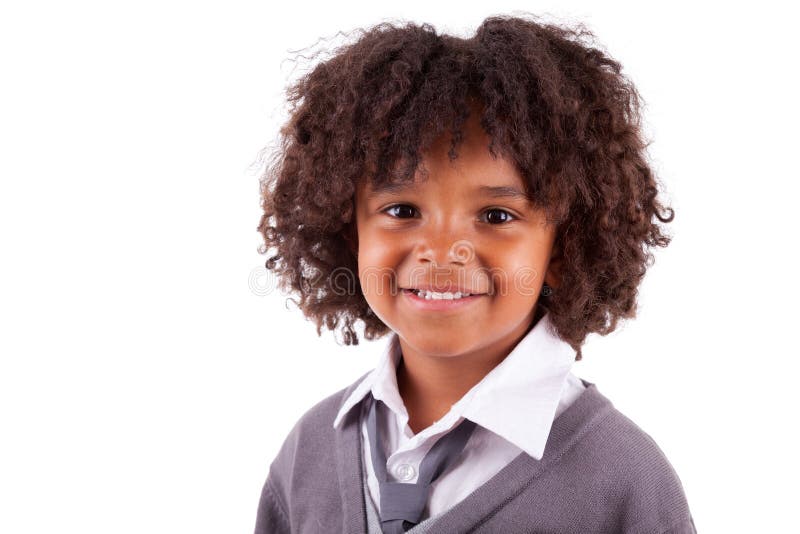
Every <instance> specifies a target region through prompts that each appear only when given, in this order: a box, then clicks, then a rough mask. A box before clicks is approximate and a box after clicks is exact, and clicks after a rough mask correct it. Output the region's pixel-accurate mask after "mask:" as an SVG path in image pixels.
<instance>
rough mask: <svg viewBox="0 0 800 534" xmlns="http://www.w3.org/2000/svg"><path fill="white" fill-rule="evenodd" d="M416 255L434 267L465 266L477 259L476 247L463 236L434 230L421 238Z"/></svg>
mask: <svg viewBox="0 0 800 534" xmlns="http://www.w3.org/2000/svg"><path fill="white" fill-rule="evenodd" d="M416 255H417V259H418V261H420V262H431V263H433V266H434V267H445V266H448V265H450V264H457V265H461V266H463V265H466V264H468V263H469V262H471V261H472V259H473V258H474V257H475V245H474V244H473V242H472V241H470V240H469V239H466V238H465V237H463V236H462V237H460V238H459V237H458V236H457V235H454V234H453V233H452V232H442V231H437V230H435V229H433V230H432V231H428V232H426V233H425V234H424V235H423V237H422V238H421V241H420V243H419V244H418V246H417V252H416Z"/></svg>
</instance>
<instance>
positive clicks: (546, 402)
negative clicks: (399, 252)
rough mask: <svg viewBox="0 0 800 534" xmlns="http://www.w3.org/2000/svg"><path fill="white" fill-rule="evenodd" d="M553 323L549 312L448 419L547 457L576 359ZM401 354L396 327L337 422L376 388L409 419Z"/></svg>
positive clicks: (376, 393) (397, 412)
mask: <svg viewBox="0 0 800 534" xmlns="http://www.w3.org/2000/svg"><path fill="white" fill-rule="evenodd" d="M551 329H552V323H551V322H550V318H549V313H546V314H545V315H544V316H543V317H542V318H541V319H540V320H539V321H538V322H537V323H536V325H534V327H533V328H532V329H531V330H530V331H529V332H528V333H527V334H526V335H525V336H524V337H523V338H522V339H521V340H520V341H519V343H517V345H516V346H515V347H514V349H513V350H512V351H511V352H510V353H509V355H508V356H507V357H506V358H505V359H504V360H503V361H502V362H500V363H499V364H498V365H497V366H496V367H495V368H494V369H492V370H491V371H490V372H489V373H487V375H486V376H485V377H483V379H482V380H481V381H480V382H478V383H477V384H475V386H473V387H472V389H470V390H469V391H468V392H467V393H466V394H465V395H464V396H463V397H462V398H461V399H459V401H458V402H456V403H455V404H454V405H453V406H452V408H451V410H450V412H449V413H448V414H447V415H446V416H444V417H443V418H442V421H444V420H445V419H447V420H448V421H447V422H449V423H451V424H455V422H456V420H457V419H458V418H460V417H462V416H463V417H465V418H467V419H469V420H471V421H474V422H475V423H477V424H479V425H480V426H482V427H484V428H486V429H488V430H491V431H492V432H494V433H495V434H498V435H500V436H501V437H503V438H504V439H506V440H508V441H510V442H511V443H513V444H514V445H516V446H517V447H519V448H520V449H522V450H524V451H525V452H526V453H528V454H529V455H530V456H532V457H534V458H536V459H541V457H542V455H543V454H544V448H545V444H546V443H547V437H548V435H549V434H550V427H551V426H552V424H553V418H554V416H555V412H556V408H557V407H558V403H559V400H560V398H561V393H562V390H563V388H564V385H565V384H564V383H565V380H566V378H567V375H568V374H569V372H570V369H571V368H572V364H573V363H574V361H575V350H574V349H573V348H572V347H571V346H570V345H569V343H567V342H566V341H564V340H563V339H561V338H560V337H558V335H557V334H556V333H555V331H554V330H551ZM400 358H401V351H400V344H399V338H398V336H397V334H396V333H395V334H392V336H391V339H390V340H389V343H388V344H387V346H386V348H385V349H384V351H383V352H382V353H381V355H380V358H379V360H378V364H377V366H376V367H375V369H374V370H373V371H372V372H370V373H369V374H367V375H366V376H365V377H364V379H363V380H362V381H361V382H360V383H359V384H358V386H357V387H356V388H355V389H354V390H353V392H352V393H351V394H350V395H349V396H348V397H347V399H345V401H344V403H343V404H342V406H341V409H340V410H339V413H338V414H337V416H336V419H335V420H334V422H333V426H334V428H336V427H337V426H338V425H339V423H340V421H341V420H342V418H343V417H344V416H345V414H347V412H349V411H350V409H351V408H352V407H353V406H355V405H356V404H358V403H359V402H360V401H361V400H362V399H363V398H364V397H365V396H366V395H367V394H368V393H370V392H372V395H373V396H374V397H375V398H376V399H379V400H382V401H383V402H384V403H386V405H387V406H388V407H389V408H390V409H391V410H392V411H393V412H394V413H395V415H396V416H397V417H399V418H401V419H405V420H406V421H407V420H408V412H407V411H406V408H405V405H404V404H403V400H402V398H401V397H400V393H399V390H398V387H397V376H396V374H395V370H396V368H397V364H398V363H399V361H400ZM523 422H524V423H523Z"/></svg>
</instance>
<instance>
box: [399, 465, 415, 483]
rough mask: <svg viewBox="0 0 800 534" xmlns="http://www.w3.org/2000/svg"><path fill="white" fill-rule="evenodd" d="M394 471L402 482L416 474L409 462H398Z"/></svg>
mask: <svg viewBox="0 0 800 534" xmlns="http://www.w3.org/2000/svg"><path fill="white" fill-rule="evenodd" d="M395 473H397V478H399V479H400V480H402V481H404V482H408V481H409V480H411V479H413V478H414V476H415V475H416V474H417V473H416V470H415V469H414V466H413V465H411V464H399V465H398V466H397V468H396V469H395Z"/></svg>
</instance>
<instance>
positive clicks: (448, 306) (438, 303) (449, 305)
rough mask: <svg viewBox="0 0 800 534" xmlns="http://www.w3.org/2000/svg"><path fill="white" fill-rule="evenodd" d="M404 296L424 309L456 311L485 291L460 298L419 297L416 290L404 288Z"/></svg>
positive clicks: (418, 307) (474, 300) (479, 296)
mask: <svg viewBox="0 0 800 534" xmlns="http://www.w3.org/2000/svg"><path fill="white" fill-rule="evenodd" d="M402 294H403V298H404V299H406V300H407V301H408V302H409V303H410V304H411V305H412V306H414V307H415V308H416V309H418V310H422V311H455V310H460V309H461V308H464V307H466V306H469V305H470V304H473V303H475V302H477V301H478V300H480V298H481V297H483V296H485V295H484V294H483V293H478V294H475V295H470V296H468V297H461V298H460V299H430V300H428V299H425V298H421V297H418V296H417V295H416V294H415V293H414V290H412V289H403V290H402Z"/></svg>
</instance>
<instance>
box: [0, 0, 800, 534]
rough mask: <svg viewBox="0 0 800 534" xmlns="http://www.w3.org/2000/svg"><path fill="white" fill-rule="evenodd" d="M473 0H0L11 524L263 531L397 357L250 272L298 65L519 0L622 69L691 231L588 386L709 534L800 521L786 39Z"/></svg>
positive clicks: (4, 410)
mask: <svg viewBox="0 0 800 534" xmlns="http://www.w3.org/2000/svg"><path fill="white" fill-rule="evenodd" d="M475 6H478V7H475ZM479 6H480V4H477V3H474V4H473V3H463V2H459V3H452V4H450V5H447V4H446V3H444V4H443V5H437V4H436V3H433V2H429V1H425V2H418V1H404V2H401V3H398V4H390V3H384V4H380V3H378V2H363V3H355V2H342V1H339V2H331V3H324V4H323V3H320V4H319V5H316V6H308V5H306V4H301V3H299V2H288V3H286V4H273V5H269V4H268V3H267V2H234V1H227V2H216V3H211V2H201V1H195V2H175V1H164V0H160V1H158V2H154V1H138V2H128V3H122V2H114V3H112V2H100V1H97V2H86V1H76V2H35V1H32V2H25V3H22V2H18V3H17V5H13V4H11V3H4V4H3V7H2V8H1V9H0V80H1V81H2V82H1V83H0V180H1V181H0V246H1V247H2V248H0V255H1V257H2V260H0V269H2V270H1V271H0V272H1V273H2V277H0V314H1V317H0V319H2V322H0V358H1V359H0V532H4V533H13V534H16V533H28V532H37V533H39V532H42V533H43V532H75V533H82V534H87V533H101V532H102V533H107V532H117V533H143V532H147V533H162V532H163V533H175V532H193V533H202V532H208V533H212V532H213V533H220V532H251V531H252V528H253V525H254V521H255V513H256V507H257V503H258V497H259V493H260V490H261V485H262V484H263V482H264V479H265V478H266V475H267V469H268V466H269V463H270V462H271V461H272V459H273V458H274V455H275V454H276V453H277V450H278V448H279V446H280V444H281V443H282V441H283V439H284V437H285V436H286V434H287V433H288V431H289V430H290V428H291V427H292V425H293V424H294V422H295V421H296V420H297V419H298V418H299V417H300V416H301V415H302V414H303V413H304V412H305V411H306V410H308V409H309V408H310V407H311V406H313V405H314V404H315V403H316V402H318V401H319V400H321V399H322V398H324V397H326V396H328V395H330V394H331V393H333V392H335V391H337V390H339V389H341V388H343V387H345V386H347V385H349V384H350V383H352V382H353V381H354V380H355V379H356V378H358V377H359V376H361V374H363V373H364V372H366V371H368V370H369V369H371V368H372V367H373V364H374V362H375V359H376V357H377V355H378V353H379V352H380V351H381V350H382V348H383V346H384V342H385V340H384V341H377V342H374V343H368V342H364V341H362V344H361V345H359V346H357V347H345V346H339V345H337V343H336V341H335V339H334V337H333V335H332V334H331V333H330V332H324V333H323V334H324V335H323V336H322V337H321V338H318V337H317V335H316V332H315V327H314V325H313V324H312V323H310V322H307V321H305V320H304V319H303V317H302V315H301V314H300V312H299V311H298V310H297V309H296V308H295V307H294V306H293V305H290V306H289V307H288V309H287V307H286V305H285V295H281V294H280V293H279V292H278V291H276V290H273V291H269V285H270V284H272V283H274V281H270V280H269V279H268V277H267V276H266V275H265V273H264V269H263V264H264V261H265V259H266V257H265V256H262V255H259V254H258V252H257V247H258V245H259V244H260V243H261V240H260V236H259V235H258V233H257V231H256V226H257V224H258V220H259V216H260V207H259V199H258V175H259V168H258V154H259V151H260V150H261V149H262V148H264V147H265V146H267V145H269V144H270V143H272V142H273V141H274V140H275V139H276V137H275V136H276V135H277V129H278V127H279V125H280V124H281V122H282V120H283V118H284V108H283V100H282V98H283V94H282V92H283V89H284V87H285V86H286V85H287V84H288V82H289V81H290V80H291V79H293V78H295V77H296V76H298V75H299V74H300V73H301V72H304V71H305V70H307V68H308V67H309V65H308V63H305V64H304V63H302V62H301V63H299V64H295V63H293V59H294V58H295V55H296V52H297V51H300V50H301V49H307V52H304V53H305V54H306V55H308V54H309V53H310V52H309V51H310V50H312V49H311V48H309V47H312V46H313V45H314V44H315V43H316V42H317V41H318V40H319V39H320V38H322V39H323V41H321V42H320V43H318V47H322V48H325V46H326V42H328V41H326V40H329V39H333V40H331V41H329V43H338V42H340V41H341V39H340V38H335V36H336V34H337V32H339V31H342V32H349V31H351V30H354V29H356V28H358V27H368V26H371V25H373V24H375V23H378V22H380V21H384V20H397V19H407V20H413V21H416V22H430V23H431V24H433V25H434V26H435V27H436V28H437V29H439V30H440V31H442V32H448V33H455V34H459V35H462V36H466V35H469V34H470V32H471V31H472V30H473V29H474V28H475V27H477V26H478V24H480V22H481V21H482V20H483V18H485V17H486V16H488V15H493V14H501V13H513V12H514V11H515V10H521V9H524V10H526V11H530V12H533V13H539V14H550V15H551V16H553V17H557V18H559V19H560V20H562V21H564V22H570V21H573V20H574V21H583V22H585V23H586V24H587V25H588V27H589V28H590V29H592V30H593V31H594V32H595V33H596V35H597V36H598V38H599V40H600V42H601V43H603V45H604V46H605V47H606V48H607V50H608V51H609V53H610V54H611V55H612V56H613V57H615V58H617V59H618V60H620V61H621V63H622V64H623V65H624V67H625V70H624V72H625V73H626V74H627V75H629V76H630V77H631V78H632V79H633V80H634V82H635V83H636V85H637V87H638V88H639V90H640V92H641V94H642V96H643V97H644V99H645V102H646V107H645V109H644V114H645V120H646V124H647V128H648V134H649V135H650V136H651V137H652V139H653V141H654V142H653V144H652V145H651V147H650V154H651V157H652V160H653V162H654V165H655V168H656V170H657V172H658V174H659V177H660V179H661V180H662V181H663V182H664V183H665V184H666V186H667V189H666V191H665V192H664V196H663V197H662V198H664V199H665V200H667V201H668V202H669V203H670V204H671V205H672V206H673V207H674V209H675V211H676V215H675V221H674V222H673V223H672V224H671V225H668V228H669V231H670V232H671V234H672V235H673V242H672V244H671V245H670V246H669V247H668V248H667V249H658V250H657V251H656V263H655V266H654V267H652V268H651V270H650V271H649V274H648V276H647V278H646V279H645V282H644V284H643V285H642V288H641V305H640V312H639V317H638V318H637V319H635V320H634V321H630V322H629V323H626V324H624V326H623V327H622V328H621V329H620V330H619V331H618V332H616V333H614V334H612V335H609V336H606V337H604V338H601V337H599V336H595V335H593V336H591V337H590V338H589V340H588V342H587V344H586V345H585V347H584V360H583V361H582V362H579V363H577V364H576V366H575V368H574V371H575V373H576V374H577V375H578V376H581V377H583V378H585V379H587V380H589V381H591V382H594V383H596V384H597V386H598V388H599V389H600V391H601V392H602V393H603V394H605V395H606V396H607V397H608V398H610V399H611V400H612V402H613V403H614V404H615V406H616V407H617V408H619V409H620V410H621V411H622V412H623V413H625V414H626V415H628V416H629V417H630V418H631V419H633V420H634V421H635V422H636V423H637V424H638V425H639V426H640V427H641V428H642V429H644V430H645V431H646V432H648V433H649V434H650V435H651V436H652V437H653V438H654V439H655V440H656V442H657V443H658V444H659V446H660V447H661V448H662V450H663V451H664V452H665V454H666V455H667V457H668V458H669V460H670V461H671V463H672V464H673V466H674V467H675V469H676V471H677V472H678V474H679V475H680V478H681V480H682V482H683V485H684V489H685V491H686V495H687V497H688V499H689V504H690V508H691V510H692V513H693V515H694V518H695V522H696V525H697V527H698V530H699V531H701V532H726V533H727V532H743V533H744V532H747V533H749V532H778V531H781V532H786V531H787V529H788V528H789V526H790V525H791V526H794V525H796V522H795V519H794V517H795V514H794V512H795V509H796V503H795V497H796V496H797V491H796V485H795V481H796V479H797V477H798V475H800V472H799V471H800V470H798V461H797V459H796V454H797V453H796V451H797V450H800V443H798V440H797V438H796V437H795V435H794V434H793V433H792V431H793V430H794V429H795V427H796V423H797V414H796V408H797V406H798V403H797V397H796V394H795V386H794V384H795V380H796V377H795V375H796V373H797V371H798V363H797V362H798V349H797V346H796V344H795V341H796V333H797V329H796V326H795V320H796V318H797V315H798V314H797V302H798V291H797V282H796V280H795V274H794V273H795V272H796V268H797V266H796V264H795V258H796V254H795V250H794V248H795V246H796V245H797V242H798V240H797V236H796V230H797V223H796V215H795V205H796V201H797V194H798V185H797V184H798V178H800V175H799V173H798V170H797V153H798V149H797V141H798V136H797V125H798V119H800V117H799V116H798V115H799V114H798V106H797V95H798V93H799V92H800V91H799V88H798V84H797V81H796V78H795V72H796V70H797V64H798V63H797V51H798V50H797V45H796V44H795V43H796V41H795V35H796V24H795V22H794V19H793V18H792V17H790V16H789V13H788V12H784V11H782V10H781V9H780V8H779V7H778V4H777V3H775V5H772V4H770V3H767V2H760V3H758V4H756V5H755V6H748V7H737V5H734V4H732V3H725V4H719V5H717V6H715V5H710V4H709V5H706V6H703V5H698V4H685V5H679V4H678V3H676V2H670V3H661V4H660V5H659V6H655V5H650V3H644V2H636V3H634V2H626V3H614V4H613V5H612V4H611V3H602V4H600V3H597V2H569V1H564V0H559V1H557V2H535V1H528V2H504V1H494V2H490V3H487V4H486V5H485V6H483V7H479ZM301 59H302V58H301ZM292 69H296V70H294V71H293V70H292ZM265 287H266V288H267V290H266V291H264V288H265ZM258 288H261V290H259V289H258ZM265 293H266V294H265Z"/></svg>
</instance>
